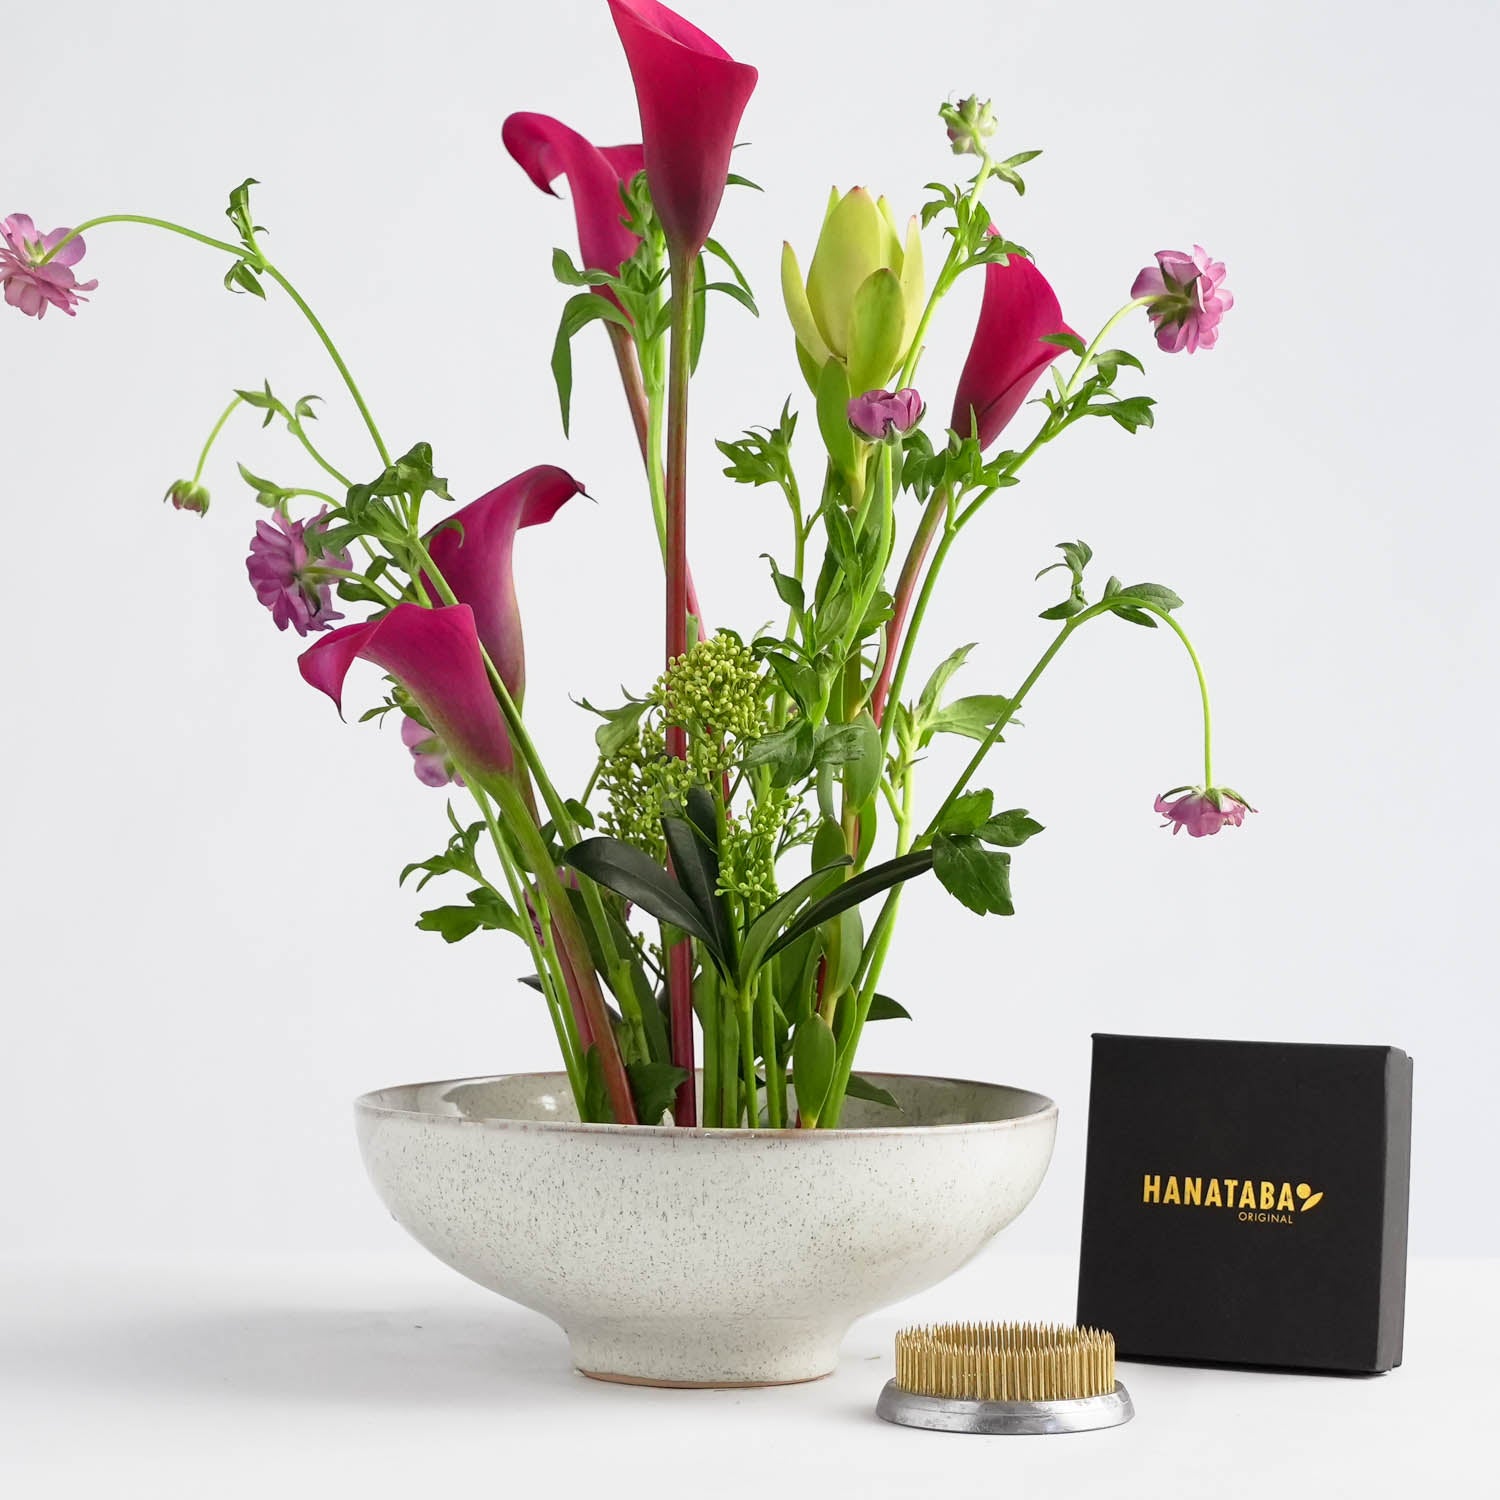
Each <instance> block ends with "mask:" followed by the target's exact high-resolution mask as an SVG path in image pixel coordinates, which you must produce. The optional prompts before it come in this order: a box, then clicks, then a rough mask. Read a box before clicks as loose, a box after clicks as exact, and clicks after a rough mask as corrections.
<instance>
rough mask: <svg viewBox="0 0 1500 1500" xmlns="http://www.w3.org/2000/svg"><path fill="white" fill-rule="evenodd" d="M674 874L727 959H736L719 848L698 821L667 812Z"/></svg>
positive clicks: (664, 822)
mask: <svg viewBox="0 0 1500 1500" xmlns="http://www.w3.org/2000/svg"><path fill="white" fill-rule="evenodd" d="M661 828H662V833H663V834H665V835H666V840H667V851H668V853H669V854H671V856H672V875H673V876H674V877H675V879H676V881H677V883H678V884H679V885H680V886H681V887H682V889H683V890H685V891H686V892H687V893H688V895H689V896H690V897H691V898H692V900H693V904H694V905H695V906H696V907H697V908H698V912H699V915H700V916H701V917H702V918H703V921H704V923H705V924H706V925H707V927H708V928H709V930H710V931H711V932H712V933H713V935H714V941H715V943H716V945H717V947H718V949H719V951H720V952H721V953H722V954H724V956H725V958H726V960H728V961H730V962H732V961H733V952H734V939H733V935H732V933H731V932H730V928H729V921H728V919H727V918H726V917H725V915H724V908H723V905H722V904H721V903H720V901H719V851H718V850H717V849H716V848H715V847H714V845H713V843H712V842H711V841H710V839H709V838H708V837H706V836H705V834H704V832H703V830H702V829H701V828H700V827H699V826H698V825H697V823H695V822H689V821H688V819H686V818H677V817H672V816H671V815H670V814H668V815H667V816H666V817H664V818H663V819H662V820H661Z"/></svg>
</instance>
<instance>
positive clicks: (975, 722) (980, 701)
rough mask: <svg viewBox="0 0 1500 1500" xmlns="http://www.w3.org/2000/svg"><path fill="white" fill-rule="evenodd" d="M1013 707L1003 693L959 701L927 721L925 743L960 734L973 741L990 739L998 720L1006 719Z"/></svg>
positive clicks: (980, 695)
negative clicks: (943, 735)
mask: <svg viewBox="0 0 1500 1500" xmlns="http://www.w3.org/2000/svg"><path fill="white" fill-rule="evenodd" d="M1012 706H1013V705H1012V703H1011V701H1010V699H1009V698H1005V697H1002V696H1001V695H1000V694H999V693H975V694H974V695H973V696H971V697H968V698H955V699H954V700H953V702H952V703H949V704H947V705H945V706H944V707H943V708H940V709H938V711H937V712H936V713H935V714H933V715H931V716H930V717H929V718H928V719H927V721H926V723H925V726H924V728H923V732H922V737H921V744H923V745H926V744H927V743H928V742H929V741H930V740H931V738H932V736H933V735H935V734H960V735H962V736H963V737H964V738H965V739H969V740H982V739H986V738H988V736H989V732H990V730H991V729H993V728H994V727H995V721H996V720H997V719H1001V718H1004V717H1005V716H1006V715H1007V714H1008V713H1009V712H1010V710H1011V708H1012Z"/></svg>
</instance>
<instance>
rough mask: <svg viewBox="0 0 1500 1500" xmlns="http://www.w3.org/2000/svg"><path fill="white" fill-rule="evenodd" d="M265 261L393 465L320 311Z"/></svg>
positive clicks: (386, 462) (380, 450)
mask: <svg viewBox="0 0 1500 1500" xmlns="http://www.w3.org/2000/svg"><path fill="white" fill-rule="evenodd" d="M262 265H263V269H264V270H265V273H266V275H267V276H269V277H270V278H271V280H272V281H274V282H275V283H276V285H277V286H279V287H280V288H281V290H282V291H284V292H285V293H286V294H287V296H288V297H290V298H291V299H292V301H293V303H295V304H296V307H297V310H298V311H299V312H300V313H301V314H302V316H303V317H304V318H306V319H307V321H308V323H309V324H310V325H311V327H312V331H313V332H314V333H315V334H317V336H318V339H319V342H320V343H321V344H322V345H323V347H324V349H326V350H327V351H328V357H329V358H330V359H331V360H332V361H333V364H334V368H335V369H336V370H337V371H338V372H339V375H340V376H341V377H342V379H343V382H344V385H345V387H346V388H347V389H348V392H349V394H350V396H352V397H353V399H354V404H355V406H357V407H358V408H359V414H360V416H361V417H363V418H364V422H365V426H366V428H368V429H369V433H370V437H371V439H372V440H373V441H374V444H375V451H376V452H377V453H378V454H379V455H380V461H381V463H383V464H384V465H385V466H386V468H390V466H391V455H390V452H389V450H388V449H387V448H386V446H385V439H384V438H382V437H381V435H380V429H379V428H378V427H377V426H376V425H375V418H374V417H372V416H371V415H370V408H369V407H368V406H367V405H366V404H365V398H364V396H363V395H362V394H361V393H360V389H359V386H358V385H356V384H355V381H354V375H353V373H352V372H351V371H350V369H349V366H348V365H346V364H345V363H344V356H343V355H342V354H340V353H339V351H338V346H337V345H336V344H335V343H334V342H333V340H332V339H331V338H329V336H328V330H327V329H326V328H324V327H323V325H322V323H320V322H319V321H318V316H317V314H316V313H315V312H313V310H312V308H310V307H309V306H308V305H307V303H306V301H305V300H304V299H303V297H302V294H301V293H300V292H299V291H298V290H297V288H296V287H294V286H293V285H292V284H291V282H290V281H288V280H287V279H286V277H285V276H283V275H282V274H281V272H280V271H278V270H277V269H276V267H275V266H273V265H271V264H270V262H269V261H267V262H263V263H262Z"/></svg>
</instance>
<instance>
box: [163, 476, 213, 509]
mask: <svg viewBox="0 0 1500 1500" xmlns="http://www.w3.org/2000/svg"><path fill="white" fill-rule="evenodd" d="M162 499H163V500H164V501H165V500H170V501H171V502H172V509H173V510H187V511H191V512H192V513H193V514H194V515H195V516H206V515H207V514H208V491H207V490H206V489H204V487H203V486H202V485H201V484H194V483H193V481H192V480H191V479H175V480H173V481H172V484H171V485H170V486H169V487H168V489H167V493H166V494H165V495H163V496H162Z"/></svg>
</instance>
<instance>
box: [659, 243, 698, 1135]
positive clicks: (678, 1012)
mask: <svg viewBox="0 0 1500 1500" xmlns="http://www.w3.org/2000/svg"><path fill="white" fill-rule="evenodd" d="M692 313H693V258H692V257H691V256H687V257H684V256H679V255H677V254H675V253H674V254H673V256H672V346H671V353H670V355H669V359H668V364H669V373H668V378H667V467H666V481H667V483H666V490H667V495H666V499H667V664H668V665H669V666H670V665H671V663H672V662H674V661H675V660H676V659H677V658H678V657H679V656H682V655H683V654H684V653H685V652H686V651H687V638H688V561H687V403H688V376H689V373H690V371H689V362H690V360H691V358H692V341H691V333H692V329H691V326H690V325H691V320H692ZM667 753H668V754H669V755H674V756H676V757H677V759H678V760H686V759H687V731H686V730H684V729H683V728H682V727H681V726H680V725H675V724H674V725H670V726H669V727H668V729H667ZM667 1005H668V1010H669V1013H670V1015H671V1021H672V1061H673V1063H675V1064H676V1066H677V1067H679V1068H685V1069H686V1070H687V1077H686V1078H685V1079H683V1081H682V1083H681V1084H679V1085H678V1089H677V1101H676V1109H675V1111H674V1117H675V1119H676V1121H677V1123H678V1124H679V1125H696V1124H697V1123H698V1102H697V1092H696V1089H695V1088H694V1042H693V950H692V945H691V942H690V941H689V940H688V939H686V938H684V939H683V940H682V941H680V942H677V943H674V944H673V945H672V948H671V950H670V951H669V952H668V954H667Z"/></svg>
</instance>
